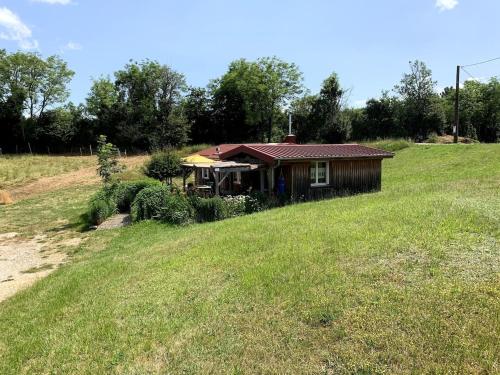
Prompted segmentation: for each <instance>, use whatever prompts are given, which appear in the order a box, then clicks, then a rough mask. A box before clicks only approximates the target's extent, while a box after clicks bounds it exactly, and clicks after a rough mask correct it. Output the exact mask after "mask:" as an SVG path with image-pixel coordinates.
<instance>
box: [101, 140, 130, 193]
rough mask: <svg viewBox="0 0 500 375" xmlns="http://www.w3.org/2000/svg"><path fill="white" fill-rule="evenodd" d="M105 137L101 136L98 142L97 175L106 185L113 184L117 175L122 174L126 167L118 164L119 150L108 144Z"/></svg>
mask: <svg viewBox="0 0 500 375" xmlns="http://www.w3.org/2000/svg"><path fill="white" fill-rule="evenodd" d="M106 141H107V138H106V136H105V135H100V136H99V139H98V141H97V164H98V167H97V173H98V174H99V176H100V177H101V178H102V180H103V182H104V183H105V184H108V183H110V182H111V177H112V176H113V175H114V174H115V173H119V172H122V171H123V170H124V169H125V167H124V166H123V165H121V164H119V163H118V149H117V148H116V146H115V145H113V144H112V143H108V142H106Z"/></svg>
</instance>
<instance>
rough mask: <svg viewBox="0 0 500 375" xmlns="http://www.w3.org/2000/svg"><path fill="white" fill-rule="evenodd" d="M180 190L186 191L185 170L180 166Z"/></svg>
mask: <svg viewBox="0 0 500 375" xmlns="http://www.w3.org/2000/svg"><path fill="white" fill-rule="evenodd" d="M182 191H186V170H185V169H184V168H182Z"/></svg>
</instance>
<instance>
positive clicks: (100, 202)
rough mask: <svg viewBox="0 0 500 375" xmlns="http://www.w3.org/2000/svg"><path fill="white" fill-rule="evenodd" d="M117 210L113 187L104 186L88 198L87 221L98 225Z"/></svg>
mask: <svg viewBox="0 0 500 375" xmlns="http://www.w3.org/2000/svg"><path fill="white" fill-rule="evenodd" d="M116 211H117V207H116V202H115V200H114V196H113V187H104V188H103V189H101V190H99V191H98V192H97V193H95V194H94V195H93V196H92V198H90V202H89V209H88V215H87V217H88V222H89V223H90V224H92V225H99V224H101V223H102V222H104V220H106V219H107V218H108V217H110V216H112V215H113V214H115V213H116Z"/></svg>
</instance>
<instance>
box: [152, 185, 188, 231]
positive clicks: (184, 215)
mask: <svg viewBox="0 0 500 375" xmlns="http://www.w3.org/2000/svg"><path fill="white" fill-rule="evenodd" d="M159 218H160V220H162V221H165V222H167V223H170V224H176V225H183V224H188V223H190V222H191V221H192V218H193V208H192V207H191V204H190V203H189V201H188V200H187V198H186V197H185V196H184V195H181V194H176V193H170V194H169V195H167V197H165V201H164V203H163V206H162V207H161V209H160V215H159Z"/></svg>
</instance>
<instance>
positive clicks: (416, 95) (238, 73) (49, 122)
mask: <svg viewBox="0 0 500 375" xmlns="http://www.w3.org/2000/svg"><path fill="white" fill-rule="evenodd" d="M73 75H74V72H73V71H72V70H71V69H70V68H69V67H68V65H67V63H66V62H64V61H63V60H62V59H61V58H60V57H58V56H49V57H47V58H45V59H44V58H43V57H42V56H40V55H39V54H36V53H26V52H16V53H7V52H6V51H5V50H0V134H1V138H0V147H1V148H2V150H3V152H26V151H30V150H33V151H34V152H41V153H43V152H78V149H79V148H80V147H82V146H88V145H95V144H96V142H97V140H98V138H99V135H106V136H107V139H108V140H109V141H110V142H112V143H113V144H115V145H117V146H118V147H119V148H120V149H128V150H130V151H152V150H157V149H163V148H166V147H172V146H180V145H184V144H188V143H192V144H197V143H213V144H219V143H231V142H233V143H234V142H273V141H281V140H282V139H283V137H284V135H286V134H287V132H288V120H287V118H288V114H289V113H291V114H292V116H293V130H294V132H295V133H296V135H297V138H298V141H299V142H301V143H307V142H319V143H341V142H346V141H349V140H370V139H377V138H388V137H404V138H411V139H414V140H417V141H420V140H424V139H426V138H427V137H429V135H430V134H434V133H435V134H437V135H442V134H450V133H451V131H452V124H453V116H454V112H453V103H454V89H453V88H452V87H447V88H445V89H444V90H443V91H442V92H438V91H437V89H436V81H434V80H433V78H432V72H431V70H430V69H429V68H428V67H427V66H426V65H425V63H423V62H421V61H414V62H410V65H409V71H408V72H407V73H404V74H403V75H402V78H401V81H400V82H399V83H398V84H396V85H395V86H394V88H393V89H392V90H391V91H383V92H382V94H381V96H380V97H379V98H374V99H370V100H368V101H367V103H366V105H365V106H364V107H363V108H350V107H349V106H348V99H349V90H346V89H345V88H343V87H342V86H341V84H340V81H339V78H338V76H337V75H336V74H335V73H332V74H331V75H330V76H329V77H327V78H326V79H325V80H324V82H323V84H322V86H321V89H320V91H319V92H318V93H316V94H313V93H311V92H310V91H309V90H307V89H306V88H305V87H304V84H303V74H302V72H301V71H300V69H299V67H298V66H297V65H296V64H293V63H288V62H285V61H283V60H280V59H278V58H276V57H264V58H259V59H257V60H255V61H249V60H245V59H239V60H236V61H233V62H231V63H230V64H229V66H228V69H227V71H226V72H225V73H224V74H223V75H222V76H221V77H219V78H216V79H213V80H211V81H210V82H209V83H208V85H207V86H206V87H189V86H188V85H187V83H186V78H185V76H184V75H183V74H182V73H179V72H177V71H175V70H174V69H172V68H171V67H169V66H167V65H163V64H160V63H159V62H157V61H151V60H144V61H139V62H137V61H130V62H128V63H127V64H126V65H125V66H124V67H123V69H121V70H118V71H116V72H115V73H114V74H113V76H112V77H101V78H98V79H95V80H93V82H92V86H91V89H90V92H89V93H88V95H87V97H86V99H85V102H84V103H81V104H78V105H77V104H73V103H71V102H69V103H67V99H68V97H69V89H68V84H69V83H70V81H71V79H72V77H73ZM459 103H460V119H461V127H460V132H461V134H460V135H462V136H466V137H470V138H473V139H477V140H479V141H482V142H498V140H499V136H500V83H499V81H498V80H497V79H496V78H492V79H490V80H489V81H488V82H479V81H466V82H465V84H464V85H463V88H462V89H461V90H460V99H459Z"/></svg>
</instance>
